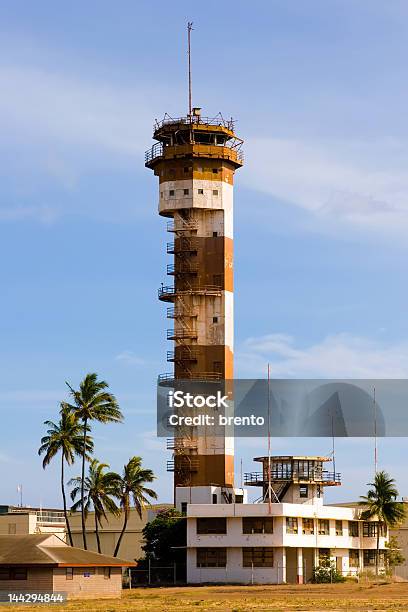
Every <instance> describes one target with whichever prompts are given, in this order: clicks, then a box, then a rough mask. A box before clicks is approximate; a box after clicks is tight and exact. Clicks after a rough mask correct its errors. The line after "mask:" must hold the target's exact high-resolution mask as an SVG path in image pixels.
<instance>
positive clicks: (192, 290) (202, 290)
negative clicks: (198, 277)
mask: <svg viewBox="0 0 408 612" xmlns="http://www.w3.org/2000/svg"><path fill="white" fill-rule="evenodd" d="M222 291H223V289H222V287H220V286H218V285H191V286H190V287H188V288H186V289H176V288H175V287H173V286H167V287H164V286H163V287H160V288H159V289H158V297H159V300H162V301H164V302H171V301H172V300H174V299H175V297H176V295H189V294H197V295H220V294H221V293H222Z"/></svg>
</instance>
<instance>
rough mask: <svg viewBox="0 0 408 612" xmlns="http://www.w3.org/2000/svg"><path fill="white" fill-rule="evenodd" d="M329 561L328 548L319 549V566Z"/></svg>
mask: <svg viewBox="0 0 408 612" xmlns="http://www.w3.org/2000/svg"><path fill="white" fill-rule="evenodd" d="M329 559H330V548H319V564H321V563H322V562H323V561H327V560H329Z"/></svg>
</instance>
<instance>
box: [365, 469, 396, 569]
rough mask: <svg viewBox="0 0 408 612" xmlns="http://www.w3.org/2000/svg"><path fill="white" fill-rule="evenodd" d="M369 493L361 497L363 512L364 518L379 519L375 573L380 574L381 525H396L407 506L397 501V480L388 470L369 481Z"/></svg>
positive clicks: (386, 526) (378, 473)
mask: <svg viewBox="0 0 408 612" xmlns="http://www.w3.org/2000/svg"><path fill="white" fill-rule="evenodd" d="M368 486H370V487H373V488H372V489H369V491H368V493H367V495H364V496H362V497H361V501H362V505H363V506H364V507H365V510H363V512H362V513H361V518H362V519H363V520H367V519H371V518H376V519H377V521H378V522H377V551H376V557H375V573H376V575H378V565H379V555H380V527H381V526H385V529H387V528H388V527H395V525H397V524H399V523H401V522H402V521H403V520H404V518H405V507H404V504H402V503H401V502H397V501H396V499H397V497H398V491H397V488H396V486H395V480H394V479H393V478H391V477H390V475H389V474H387V472H384V471H381V472H377V473H376V474H375V477H374V482H369V483H368Z"/></svg>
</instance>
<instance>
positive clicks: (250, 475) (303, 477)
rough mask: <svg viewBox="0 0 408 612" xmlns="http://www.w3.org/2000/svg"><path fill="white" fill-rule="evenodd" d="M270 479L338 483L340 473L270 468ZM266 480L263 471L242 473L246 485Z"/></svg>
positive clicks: (339, 481)
mask: <svg viewBox="0 0 408 612" xmlns="http://www.w3.org/2000/svg"><path fill="white" fill-rule="evenodd" d="M271 481H272V482H277V481H287V482H295V483H298V482H315V483H317V484H319V483H321V484H330V483H335V484H340V483H341V474H340V473H339V472H329V471H326V470H324V471H322V472H320V474H299V473H296V474H294V473H283V472H281V471H275V470H271ZM267 482H268V474H267V473H266V474H264V473H263V472H246V473H245V474H244V484H245V485H247V486H250V485H254V486H261V485H264V484H266V483H267Z"/></svg>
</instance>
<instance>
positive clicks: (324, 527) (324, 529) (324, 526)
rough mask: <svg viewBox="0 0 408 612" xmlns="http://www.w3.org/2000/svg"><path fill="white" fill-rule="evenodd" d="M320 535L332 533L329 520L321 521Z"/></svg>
mask: <svg viewBox="0 0 408 612" xmlns="http://www.w3.org/2000/svg"><path fill="white" fill-rule="evenodd" d="M318 531H319V535H329V533H330V523H329V521H328V519H319V528H318Z"/></svg>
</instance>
